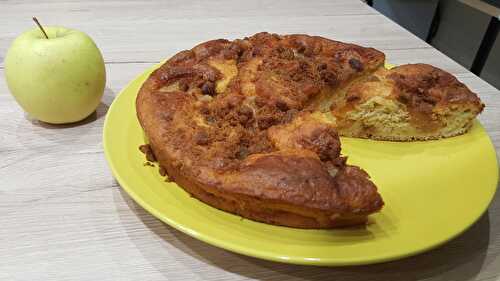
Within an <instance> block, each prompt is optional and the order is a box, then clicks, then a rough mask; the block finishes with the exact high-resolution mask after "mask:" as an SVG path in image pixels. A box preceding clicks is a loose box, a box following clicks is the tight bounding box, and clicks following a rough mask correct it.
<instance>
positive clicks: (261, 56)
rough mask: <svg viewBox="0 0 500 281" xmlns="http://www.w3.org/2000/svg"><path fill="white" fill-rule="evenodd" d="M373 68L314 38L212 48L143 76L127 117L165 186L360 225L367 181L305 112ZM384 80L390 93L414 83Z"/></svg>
mask: <svg viewBox="0 0 500 281" xmlns="http://www.w3.org/2000/svg"><path fill="white" fill-rule="evenodd" d="M383 63H384V54H383V53H381V52H379V51H377V50H375V49H372V48H363V47H360V46H356V45H353V44H345V43H341V42H337V41H333V40H329V39H326V38H322V37H316V36H307V35H286V36H279V35H276V34H269V33H259V34H256V35H254V36H252V37H250V38H245V39H243V40H234V41H228V40H223V39H220V40H212V41H208V42H205V43H202V44H199V45H197V46H196V47H194V48H193V49H191V50H186V51H182V52H180V53H178V54H176V55H175V56H174V57H172V58H171V59H169V60H168V61H167V62H166V63H165V64H163V65H162V66H161V67H160V68H159V69H157V70H156V71H154V72H153V73H152V74H151V76H150V77H149V78H148V80H147V81H146V82H145V83H144V84H143V86H142V88H141V90H140V92H139V95H138V97H137V100H136V107H137V115H138V118H139V121H140V123H141V125H142V127H143V129H144V131H145V133H146V135H147V137H148V139H149V141H150V145H151V148H152V150H153V152H154V154H155V156H156V158H157V160H158V162H159V163H160V166H161V167H162V169H163V170H164V171H165V172H166V173H167V174H168V176H169V179H171V180H173V181H175V182H176V183H178V184H179V185H180V186H181V187H183V188H184V189H185V190H186V191H188V192H189V193H191V194H192V195H193V196H194V197H196V198H198V199H200V200H202V201H204V202H206V203H208V204H210V205H212V206H214V207H217V208H219V209H222V210H226V211H229V212H232V213H236V214H239V215H242V216H243V217H246V218H250V219H254V220H257V221H263V222H267V223H272V224H278V225H285V226H293V227H303V228H329V227H335V226H342V225H352V224H359V223H363V222H365V221H366V216H367V215H369V214H371V213H374V212H376V211H378V210H380V209H381V208H382V206H383V201H382V199H381V197H380V195H379V194H378V192H377V189H376V187H375V185H374V184H373V183H372V182H371V181H370V180H369V176H368V174H366V173H365V172H364V171H362V170H361V169H359V168H357V167H353V166H349V165H346V164H345V158H344V157H342V156H341V155H340V141H339V138H338V135H337V132H336V130H335V127H334V126H333V125H332V124H330V123H329V122H325V121H324V120H320V119H318V118H316V117H315V115H314V112H313V111H315V110H317V109H318V108H317V104H318V101H321V100H322V99H323V97H325V96H328V95H329V94H331V93H333V92H335V91H336V90H339V89H343V88H345V87H346V86H348V85H350V84H349V83H351V81H354V80H357V79H358V78H359V79H361V78H362V77H366V76H369V75H371V74H372V73H373V72H375V71H376V70H377V69H380V68H381V67H382V66H383ZM405 71H406V72H405ZM411 71H412V69H404V68H403V69H401V70H400V71H394V73H399V74H398V75H404V77H410V76H411ZM417 76H418V74H417ZM438 76H439V75H438ZM391 77H392V78H388V79H392V80H393V81H394V83H395V84H397V85H398V86H397V87H396V88H397V89H402V88H404V89H414V88H415V87H416V89H419V88H420V87H421V85H420V83H424V82H425V81H424V82H418V83H417V84H416V85H414V84H412V83H413V82H411V81H415V80H411V81H410V82H411V83H408V82H407V81H406V80H405V78H403V76H397V75H396V74H394V75H393V76H391ZM439 77H444V78H438V80H437V82H436V83H437V84H439V83H441V82H440V81H441V80H439V79H445V80H446V79H449V77H446V75H445V76H439ZM445 80H443V81H445ZM446 81H448V80H446ZM442 83H445V82H442ZM445 84H446V83H445ZM425 85H427V84H425ZM425 85H424V86H425ZM446 85H447V86H449V84H446ZM457 87H458V86H457ZM407 91H408V90H405V92H407ZM464 97H468V96H467V95H466V94H464ZM446 100H447V102H452V101H453V100H454V99H452V98H446ZM417 103H418V101H416V102H415V104H417Z"/></svg>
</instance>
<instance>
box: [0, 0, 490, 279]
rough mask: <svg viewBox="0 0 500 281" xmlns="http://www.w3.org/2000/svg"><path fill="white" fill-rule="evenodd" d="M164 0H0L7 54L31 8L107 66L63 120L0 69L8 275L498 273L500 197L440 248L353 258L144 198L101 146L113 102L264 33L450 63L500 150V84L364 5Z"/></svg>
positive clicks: (1, 247) (4, 275)
mask: <svg viewBox="0 0 500 281" xmlns="http://www.w3.org/2000/svg"><path fill="white" fill-rule="evenodd" d="M155 2H156V3H153V2H148V3H141V2H140V1H135V0H128V1H83V0H67V1H50V2H49V1H32V3H28V2H20V1H1V2H0V11H1V12H2V16H1V17H0V61H3V57H4V56H5V51H6V50H7V48H8V46H9V44H10V42H11V41H12V40H13V39H14V37H16V36H17V35H18V34H20V33H21V32H22V31H24V30H26V29H29V28H32V27H33V23H32V22H31V16H33V15H36V16H37V17H38V18H39V19H40V20H41V21H42V23H43V24H45V25H55V24H57V25H62V26H67V27H73V28H76V29H79V30H82V31H85V32H86V33H88V34H89V35H90V36H91V37H93V38H94V39H95V41H96V43H97V45H98V46H99V47H100V49H101V50H102V52H103V55H104V57H105V60H106V67H107V74H108V82H107V88H106V92H105V96H104V98H103V100H102V103H101V104H100V106H99V108H98V109H97V112H96V113H95V114H93V115H92V116H91V117H90V118H88V119H87V120H85V121H83V122H80V123H79V124H76V125H66V126H52V125H47V124H43V123H40V122H37V121H34V120H31V119H30V118H29V117H27V116H26V115H25V114H24V113H23V111H22V110H21V109H20V108H19V106H17V104H16V103H15V101H14V99H13V98H12V97H11V96H10V94H9V92H8V90H7V87H6V84H5V81H4V80H3V79H0V120H1V126H0V160H1V162H0V280H16V281H17V280H19V281H20V280H30V281H32V280H101V281H103V280H141V281H142V280H243V279H264V280H287V281H288V280H357V281H359V280H410V281H412V280H455V281H457V280H458V281H462V280H484V281H486V280H489V281H491V280H500V256H499V255H500V195H498V194H497V196H496V198H495V199H494V201H493V203H492V205H491V206H490V208H489V211H488V212H487V213H486V214H485V215H484V216H483V217H482V218H481V219H480V220H479V221H478V222H477V223H476V224H475V225H474V226H472V227H471V228H470V229H469V230H468V231H467V232H465V233H464V234H463V235H461V236H460V237H458V238H457V239H455V240H453V241H451V242H449V243H447V244H446V245H444V246H442V247H440V248H438V249H436V250H433V251H431V252H428V253H425V254H422V255H419V256H416V257H412V258H408V259H404V260H401V261H396V262H391V263H386V264H380V265H371V266H360V267H344V268H318V267H305V266H293V265H287V264H279V263H273V262H267V261H262V260H257V259H254V258H250V257H245V256H241V255H238V254H233V253H230V252H227V251H224V250H221V249H218V248H215V247H212V246H210V245H207V244H205V243H203V242H200V241H198V240H195V239H193V238H190V237H189V236H187V235H184V234H182V233H180V232H178V231H176V230H174V229H172V228H171V227H169V226H167V225H165V224H163V223H161V222H160V221H158V220H157V219H155V218H154V217H153V216H151V215H150V214H149V213H147V212H145V211H144V210H143V209H141V208H140V207H138V206H137V205H136V204H135V203H134V202H133V201H131V199H130V198H129V197H128V196H127V195H126V194H125V193H124V192H123V191H122V190H121V189H120V187H119V186H118V184H117V182H116V181H115V180H114V179H113V176H112V175H111V172H110V170H109V169H108V166H107V164H106V161H105V159H104V155H103V150H102V140H101V136H102V125H103V120H104V115H105V114H106V111H107V109H108V107H109V105H110V104H111V102H112V101H113V98H114V97H115V96H116V94H117V93H118V92H119V91H120V89H121V88H122V87H124V86H125V84H126V83H127V82H128V81H129V80H131V79H132V78H133V77H134V76H136V75H137V74H139V73H140V72H142V71H143V70H145V69H146V68H148V67H150V66H151V65H152V64H154V63H156V62H158V61H160V60H161V59H163V58H165V57H168V56H170V55H172V54H174V53H175V52H177V51H179V50H182V49H186V48H190V47H191V46H193V45H194V44H196V43H198V42H201V41H205V40H208V39H213V38H218V37H223V38H237V37H242V36H246V35H251V34H253V33H256V32H258V31H263V30H267V31H272V32H277V33H298V32H302V33H309V34H317V35H323V36H326V37H330V38H335V39H338V40H341V41H347V42H354V43H358V44H361V45H364V46H372V47H375V48H378V49H380V50H382V51H384V52H385V53H386V54H387V59H388V61H390V62H391V63H395V64H401V63H409V62H425V63H431V64H434V65H436V66H438V67H441V68H443V69H446V70H448V71H450V72H451V73H453V74H455V75H457V76H458V77H459V79H460V80H461V81H463V82H464V83H465V84H467V85H468V86H469V87H470V88H472V89H473V90H474V91H476V92H477V93H479V94H480V96H481V98H482V99H483V101H484V102H485V103H486V105H487V107H486V110H485V112H484V113H483V114H482V115H481V117H480V119H481V122H482V123H483V125H484V126H485V127H486V128H487V130H488V132H489V134H490V136H491V137H492V139H493V141H494V143H495V146H496V149H497V151H500V93H499V92H498V90H496V89H495V88H493V87H492V86H490V85H488V84H487V83H486V82H484V81H483V80H481V79H479V78H478V77H476V76H475V75H473V74H471V73H470V72H469V71H468V70H466V69H465V68H463V67H461V66H460V65H458V64H457V63H455V62H453V61H452V60H451V59H449V58H447V57H446V56H444V55H443V54H441V53H440V52H438V51H437V50H435V49H434V48H432V47H430V46H429V45H427V44H426V43H425V42H423V41H421V40H419V39H418V38H417V37H415V36H413V35H411V34H410V33H409V32H407V31H405V30H404V29H402V28H401V27H399V26H397V25H396V24H395V23H393V22H391V21H390V20H388V19H387V18H385V17H384V16H382V15H380V14H379V13H378V12H376V11H375V10H373V9H371V8H370V7H368V6H366V5H365V4H363V3H362V2H361V1H355V0H343V1H333V0H325V1H299V0H297V1H284V0H283V1H281V0H273V1H241V2H237V1H234V0H233V1H231V0H227V1H226V0H221V1H200V2H195V1H187V0H183V1H169V3H165V2H164V1H155ZM3 72H4V71H3V63H1V64H0V74H1V76H3ZM466 207H467V206H464V208H466Z"/></svg>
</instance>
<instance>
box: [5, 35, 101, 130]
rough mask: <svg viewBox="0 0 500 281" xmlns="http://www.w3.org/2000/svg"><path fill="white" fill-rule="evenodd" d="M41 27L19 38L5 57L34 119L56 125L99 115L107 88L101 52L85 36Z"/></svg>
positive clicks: (14, 87)
mask: <svg viewBox="0 0 500 281" xmlns="http://www.w3.org/2000/svg"><path fill="white" fill-rule="evenodd" d="M44 29H45V31H46V33H47V35H48V37H49V38H48V39H47V38H46V37H45V36H44V34H43V33H42V31H41V30H40V29H39V28H35V29H32V30H29V31H26V32H24V33H23V34H21V35H20V36H19V37H17V38H16V39H15V40H14V42H13V43H12V45H11V46H10V48H9V50H8V51H7V55H6V57H5V77H6V79H7V85H8V87H9V89H10V92H11V93H12V95H13V96H14V98H15V99H16V101H17V102H18V103H19V105H21V107H22V108H23V109H24V110H25V111H26V112H27V113H28V114H29V115H31V116H33V117H34V118H36V119H39V120H41V121H44V122H47V123H53V124H61V123H71V122H76V121H80V120H82V119H84V118H85V117H87V116H89V115H90V114H91V113H92V112H94V111H95V109H96V108H97V106H98V105H99V103H100V100H101V98H102V95H103V93H104V87H105V85H106V70H105V68H104V60H103V58H102V55H101V52H100V51H99V49H98V48H97V46H96V45H95V43H94V41H93V40H92V39H91V38H90V37H89V36H88V35H87V34H85V33H83V32H81V31H78V30H72V29H67V28H64V27H45V28H44Z"/></svg>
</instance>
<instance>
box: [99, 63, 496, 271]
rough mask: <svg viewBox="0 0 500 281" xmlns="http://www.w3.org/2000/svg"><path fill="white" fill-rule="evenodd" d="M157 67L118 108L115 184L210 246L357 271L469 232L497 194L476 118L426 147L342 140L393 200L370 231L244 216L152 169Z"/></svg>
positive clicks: (112, 116)
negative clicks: (142, 96)
mask: <svg viewBox="0 0 500 281" xmlns="http://www.w3.org/2000/svg"><path fill="white" fill-rule="evenodd" d="M151 71H152V69H150V70H148V71H146V72H144V73H143V74H142V75H140V76H138V77H137V78H136V79H134V80H133V81H131V82H130V83H129V84H128V85H127V86H126V87H125V89H123V90H122V91H121V93H120V94H119V95H118V97H117V98H116V99H115V101H114V102H113V104H112V105H111V107H110V109H109V112H108V114H107V116H106V121H105V124H104V133H103V135H104V136H103V142H104V152H105V154H106V158H107V160H108V163H109V166H110V167H111V170H112V171H113V174H114V175H115V177H116V179H117V180H118V182H119V183H120V185H121V186H122V187H123V189H125V190H126V191H127V192H128V194H129V195H130V196H131V197H132V198H133V199H134V200H135V201H136V202H137V203H139V205H141V206H142V207H143V208H144V209H146V210H148V211H149V212H150V213H151V214H153V215H154V216H155V217H157V218H159V219H160V220H162V221H164V222H165V223H167V224H169V225H171V226H173V227H175V228H176V229H178V230H180V231H182V232H184V233H186V234H188V235H191V236H193V237H195V238H197V239H200V240H202V241H205V242H207V243H209V244H212V245H215V246H218V247H221V248H224V249H227V250H230V251H234V252H237V253H240V254H244V255H248V256H253V257H257V258H262V259H267V260H273V261H279V262H286V263H295V264H307V265H328V266H333V265H357V264H369V263H378V262H384V261H389V260H394V259H399V258H403V257H407V256H410V255H415V254H418V253H420V252H423V251H426V250H429V249H431V248H433V247H436V246H438V245H440V244H442V243H444V242H446V241H448V240H450V239H451V238H453V237H455V236H457V235H458V234H460V233H462V232H463V231H464V230H465V229H467V228H468V227H469V226H470V225H471V224H473V223H474V222H475V221H476V220H477V219H478V218H479V217H480V216H481V214H482V213H483V212H484V211H485V210H486V208H487V207H488V205H489V203H490V201H491V199H492V198H493V195H494V193H495V190H496V186H497V181H498V166H497V160H496V154H495V150H494V147H493V145H492V143H491V141H490V139H489V137H488V135H487V134H486V132H485V130H484V129H483V127H482V126H481V125H480V123H479V122H477V121H476V123H475V124H474V126H473V128H472V130H471V131H470V132H469V133H467V134H465V135H463V136H458V137H453V138H449V139H444V140H439V141H428V142H412V143H401V142H384V141H371V140H362V139H350V138H342V153H343V154H344V155H347V156H348V157H349V161H348V162H349V163H350V164H354V165H359V166H361V167H362V168H363V169H365V170H366V171H368V173H369V174H370V175H371V177H372V179H373V181H374V182H375V184H376V185H377V186H378V187H379V191H380V193H381V195H382V197H383V198H384V201H385V203H386V205H385V207H384V208H383V209H382V211H381V212H380V213H378V214H375V215H373V216H372V217H371V221H372V223H371V224H369V225H368V226H367V227H359V228H348V229H337V230H301V229H293V228H287V227H279V226H272V225H267V224H263V223H258V222H254V221H251V220H247V219H242V218H241V217H239V216H235V215H232V214H229V213H226V212H223V211H220V210H217V209H215V208H212V207H210V206H208V205H205V204H204V203H201V202H200V201H198V200H196V199H194V198H192V197H190V196H189V195H188V194H187V193H186V192H185V191H184V190H183V189H181V188H180V187H178V186H177V185H176V184H175V183H167V182H165V181H164V180H163V178H162V177H160V175H159V173H158V170H157V168H156V167H149V166H144V162H145V159H144V155H143V154H142V153H140V152H139V150H138V147H139V145H141V144H143V143H144V139H143V135H142V130H141V127H140V125H139V123H138V121H137V118H136V115H135V97H136V95H137V91H138V89H139V88H140V86H141V84H142V82H143V81H144V80H145V79H146V78H147V76H148V75H149V73H150V72H151Z"/></svg>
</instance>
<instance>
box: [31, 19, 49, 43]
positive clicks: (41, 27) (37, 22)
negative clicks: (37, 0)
mask: <svg viewBox="0 0 500 281" xmlns="http://www.w3.org/2000/svg"><path fill="white" fill-rule="evenodd" d="M33 21H35V23H36V25H38V27H39V28H40V30H41V31H42V32H43V35H45V38H47V39H49V36H48V35H47V33H46V32H45V29H43V26H42V25H41V24H40V22H39V21H38V19H37V18H36V17H33Z"/></svg>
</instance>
